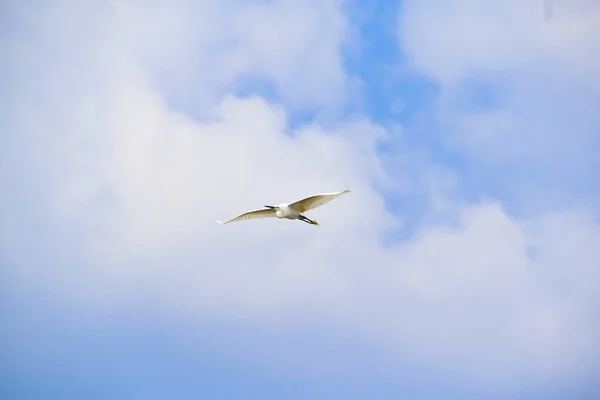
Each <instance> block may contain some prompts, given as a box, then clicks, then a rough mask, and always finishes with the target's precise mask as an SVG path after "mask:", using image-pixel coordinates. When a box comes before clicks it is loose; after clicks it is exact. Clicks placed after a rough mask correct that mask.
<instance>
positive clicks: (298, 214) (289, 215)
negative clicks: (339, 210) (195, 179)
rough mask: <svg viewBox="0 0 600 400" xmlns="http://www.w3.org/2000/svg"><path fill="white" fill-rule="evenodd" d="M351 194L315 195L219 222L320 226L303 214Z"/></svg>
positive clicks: (345, 191)
mask: <svg viewBox="0 0 600 400" xmlns="http://www.w3.org/2000/svg"><path fill="white" fill-rule="evenodd" d="M348 192H350V190H344V191H341V192H335V193H322V194H315V195H313V196H309V197H307V198H304V199H302V200H299V201H296V202H293V203H282V204H279V205H277V206H265V208H263V209H259V210H252V211H248V212H245V213H243V214H240V215H238V216H237V217H234V218H232V219H230V220H229V221H225V222H221V221H217V222H218V223H220V224H228V223H230V222H236V221H244V220H247V219H254V218H279V219H292V220H293V219H299V220H301V221H304V222H306V223H308V224H311V225H319V224H318V223H317V221H315V220H311V219H308V218H306V217H305V216H304V215H302V213H304V212H306V211H308V210H312V209H314V208H317V207H319V206H322V205H323V204H325V203H327V202H329V201H331V200H333V199H335V198H336V197H338V196H341V195H343V194H345V193H348Z"/></svg>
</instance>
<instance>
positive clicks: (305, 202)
mask: <svg viewBox="0 0 600 400" xmlns="http://www.w3.org/2000/svg"><path fill="white" fill-rule="evenodd" d="M349 192H350V190H349V189H346V190H343V191H341V192H335V193H321V194H315V195H314V196H310V197H307V198H305V199H302V200H298V201H297V202H295V203H292V204H290V205H289V206H290V207H292V208H293V209H294V210H297V211H298V212H299V213H303V212H306V211H308V210H312V209H313V208H317V207H320V206H322V205H323V204H325V203H328V202H330V201H331V200H333V199H335V198H336V197H339V196H341V195H343V194H346V193H349Z"/></svg>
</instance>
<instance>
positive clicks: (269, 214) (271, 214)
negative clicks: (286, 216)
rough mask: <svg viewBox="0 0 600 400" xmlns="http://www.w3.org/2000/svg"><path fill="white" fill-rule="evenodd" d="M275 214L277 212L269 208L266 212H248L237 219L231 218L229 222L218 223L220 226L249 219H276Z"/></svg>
mask: <svg viewBox="0 0 600 400" xmlns="http://www.w3.org/2000/svg"><path fill="white" fill-rule="evenodd" d="M275 212H276V211H275V210H273V209H270V208H267V209H264V210H253V211H248V212H245V213H243V214H240V215H238V216H237V217H234V218H231V219H230V220H229V221H225V222H221V221H219V220H217V222H218V223H220V224H228V223H230V222H237V221H245V220H247V219H254V218H274V217H276V216H277V215H275Z"/></svg>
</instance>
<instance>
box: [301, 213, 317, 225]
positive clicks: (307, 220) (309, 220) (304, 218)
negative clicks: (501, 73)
mask: <svg viewBox="0 0 600 400" xmlns="http://www.w3.org/2000/svg"><path fill="white" fill-rule="evenodd" d="M298 219H299V220H301V221H304V222H306V223H307V224H311V225H319V223H318V222H317V221H316V220H312V219H308V218H306V217H305V216H304V215H302V214H300V215H299V216H298Z"/></svg>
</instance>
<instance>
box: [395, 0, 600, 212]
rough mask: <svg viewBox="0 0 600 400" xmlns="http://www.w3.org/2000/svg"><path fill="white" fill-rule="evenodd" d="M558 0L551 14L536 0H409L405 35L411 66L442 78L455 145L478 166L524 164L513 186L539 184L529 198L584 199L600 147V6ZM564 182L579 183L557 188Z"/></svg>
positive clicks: (439, 110)
mask: <svg viewBox="0 0 600 400" xmlns="http://www.w3.org/2000/svg"><path fill="white" fill-rule="evenodd" d="M553 6H554V8H553V9H554V16H553V18H552V19H551V20H549V21H547V20H546V19H545V18H544V14H543V11H544V10H543V7H542V4H541V3H540V2H539V1H534V0H527V1H508V2H498V1H493V0H485V1H470V0H465V1H459V2H448V1H444V0H429V1H422V2H421V1H408V2H405V3H404V4H403V10H402V13H401V14H400V18H399V25H398V33H399V41H400V45H401V48H402V49H403V50H404V51H405V52H406V54H407V57H408V59H409V60H410V62H411V64H412V66H413V67H414V68H416V69H417V70H418V71H419V72H421V73H423V74H424V75H425V76H427V77H428V78H430V79H432V80H433V81H435V82H437V83H438V84H439V85H440V89H441V91H440V93H441V94H440V96H439V98H438V100H437V103H436V106H435V109H434V110H433V114H432V115H431V117H432V119H434V120H435V121H436V122H437V123H438V125H439V126H440V132H441V133H440V135H439V138H440V139H441V140H442V141H443V143H444V144H445V145H446V148H448V149H450V150H451V151H456V150H458V151H460V153H461V155H463V156H465V157H466V158H467V159H468V160H470V161H472V162H473V164H472V165H473V167H474V168H487V167H489V166H498V165H506V166H519V167H520V168H523V170H525V171H527V174H526V173H523V174H522V175H521V176H522V178H520V177H516V178H515V182H514V184H513V185H512V186H513V188H516V187H527V188H528V190H529V189H531V188H534V191H535V190H537V191H538V195H537V196H531V193H530V194H529V198H530V199H529V200H534V202H538V203H539V204H542V203H544V202H545V201H546V200H547V199H548V196H547V194H548V193H549V192H551V193H553V195H552V196H554V197H563V198H569V199H568V201H571V202H579V203H581V202H582V199H581V197H580V196H579V195H578V194H579V192H581V191H582V190H585V189H582V188H584V187H590V186H594V183H593V182H594V176H595V172H594V171H595V170H596V169H597V167H598V163H597V157H596V156H595V155H596V154H597V152H598V149H600V141H599V140H600V132H599V131H598V127H599V126H600V119H599V117H598V116H597V115H598V114H597V113H596V112H595V110H596V109H597V108H598V105H599V104H600V87H599V86H598V82H600V72H599V71H600V56H599V55H600V48H599V47H598V46H599V43H600V40H599V39H600V26H599V25H598V24H597V23H596V21H597V20H598V19H599V18H600V7H598V3H597V2H594V1H585V0H581V1H555V2H553ZM432 27H435V28H432ZM486 91H487V94H485V93H484V94H482V92H486ZM486 103H489V104H487V105H486ZM533 176H538V177H539V176H552V178H553V179H554V183H552V184H550V183H548V181H547V179H534V180H533V181H532V180H531V178H532V177H533ZM525 180H528V181H527V182H525ZM575 182H576V184H575ZM557 185H558V186H561V185H562V186H564V187H566V186H568V185H572V187H571V188H570V191H569V194H568V195H565V196H562V194H566V192H565V191H563V193H562V194H561V196H556V195H555V194H554V193H556V192H557ZM596 186H597V185H596ZM542 191H543V192H544V193H540V192H542ZM534 197H537V198H534ZM583 202H586V203H589V201H583ZM560 205H564V202H560ZM554 206H556V204H554ZM533 208H535V207H533Z"/></svg>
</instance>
